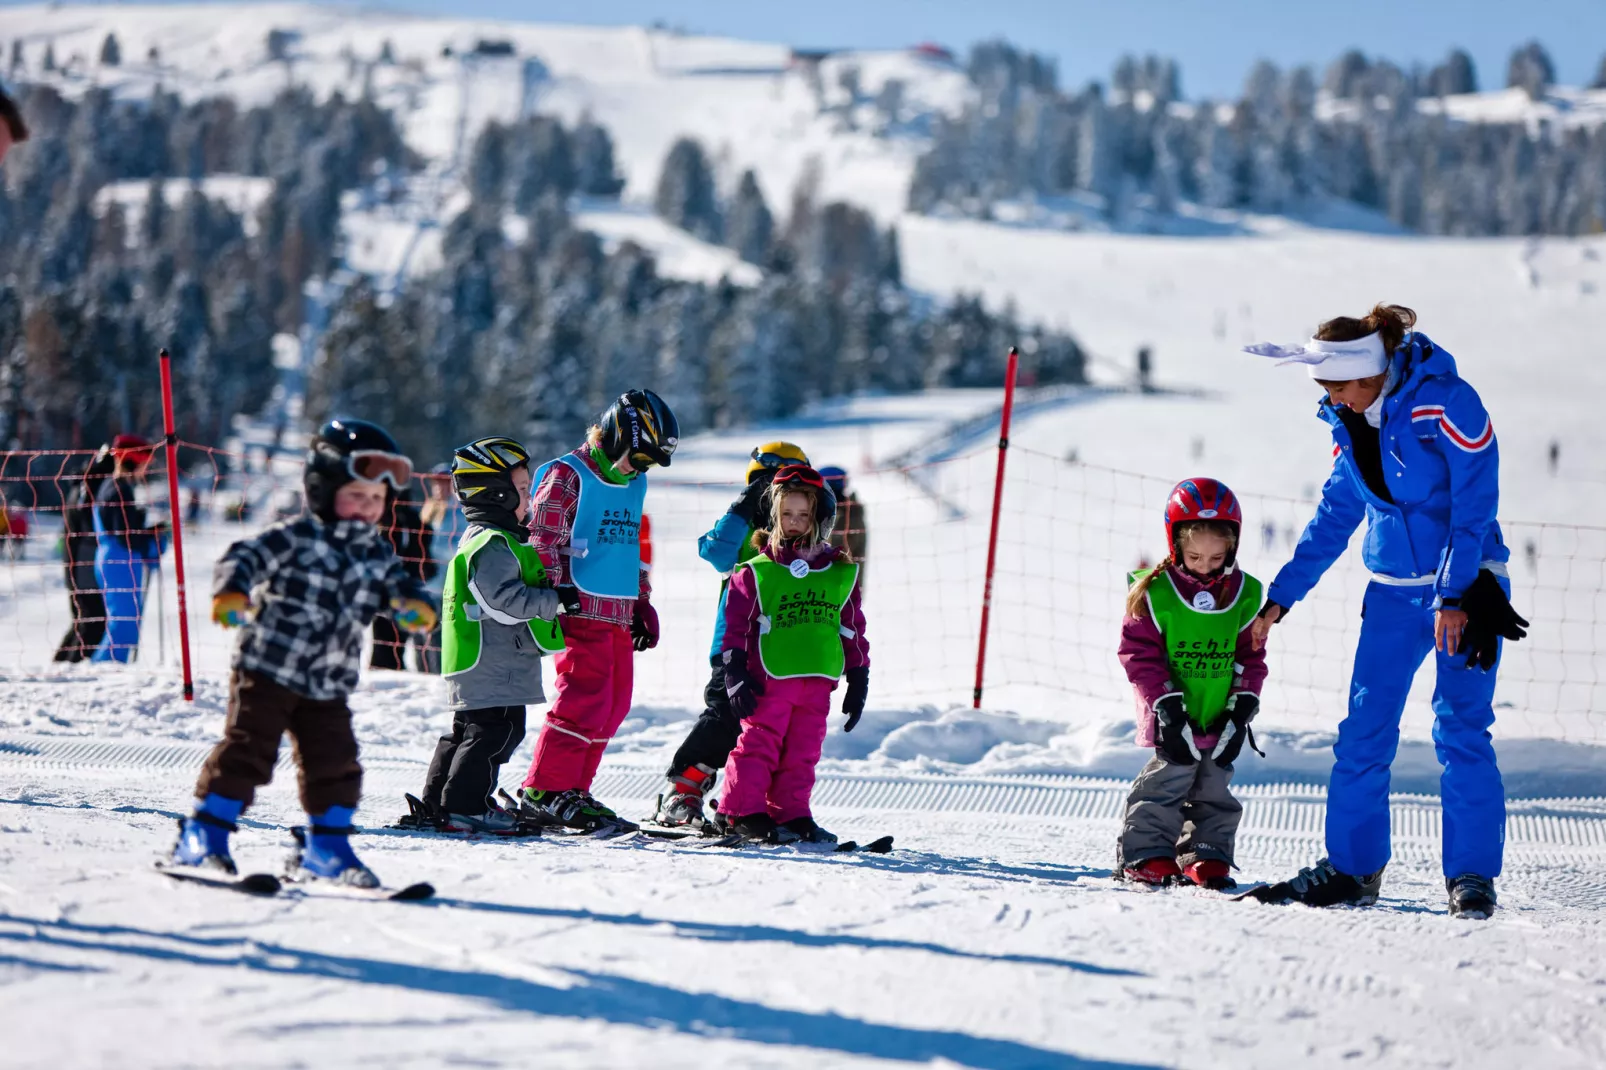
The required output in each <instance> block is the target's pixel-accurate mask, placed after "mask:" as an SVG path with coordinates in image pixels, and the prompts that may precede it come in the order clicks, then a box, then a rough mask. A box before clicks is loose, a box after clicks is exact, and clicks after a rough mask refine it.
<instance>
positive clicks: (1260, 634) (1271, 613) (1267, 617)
mask: <svg viewBox="0 0 1606 1070" xmlns="http://www.w3.org/2000/svg"><path fill="white" fill-rule="evenodd" d="M1282 619H1283V607H1282V606H1280V605H1278V604H1277V603H1276V602H1267V603H1266V608H1264V609H1262V610H1261V611H1260V615H1259V616H1257V617H1256V618H1255V619H1254V620H1253V621H1252V622H1251V623H1250V625H1249V642H1250V645H1252V646H1253V647H1254V648H1255V649H1256V650H1261V649H1263V648H1264V647H1265V645H1266V636H1268V635H1270V634H1271V626H1272V625H1273V624H1276V623H1277V622H1278V621H1280V620H1282Z"/></svg>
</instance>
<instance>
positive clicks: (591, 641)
mask: <svg viewBox="0 0 1606 1070" xmlns="http://www.w3.org/2000/svg"><path fill="white" fill-rule="evenodd" d="M563 644H564V645H563V652H562V653H561V654H558V655H557V656H556V657H554V658H553V659H552V663H553V665H554V667H555V668H556V669H557V670H558V681H557V696H556V697H555V698H554V699H553V700H552V707H551V709H549V710H548V711H547V715H546V724H545V725H543V726H542V728H541V734H540V736H539V737H537V739H536V741H535V758H534V759H533V760H532V761H531V762H530V771H529V773H528V774H526V775H525V777H524V786H525V787H527V788H534V789H536V790H537V791H568V790H570V789H571V788H580V789H582V790H589V789H590V787H591V782H592V781H593V780H594V779H596V776H597V766H598V765H601V764H602V753H603V751H605V750H607V749H608V743H609V742H610V741H611V740H612V739H613V734H614V733H615V732H617V731H619V725H620V724H622V723H623V722H624V719H625V715H626V714H627V713H629V712H630V692H631V688H632V686H633V683H634V677H633V668H634V666H633V664H632V662H631V658H632V657H634V655H635V652H634V650H632V648H631V645H630V629H629V628H628V627H626V626H625V625H623V624H609V623H608V622H606V621H600V620H588V619H586V618H585V617H565V618H564V621H563Z"/></svg>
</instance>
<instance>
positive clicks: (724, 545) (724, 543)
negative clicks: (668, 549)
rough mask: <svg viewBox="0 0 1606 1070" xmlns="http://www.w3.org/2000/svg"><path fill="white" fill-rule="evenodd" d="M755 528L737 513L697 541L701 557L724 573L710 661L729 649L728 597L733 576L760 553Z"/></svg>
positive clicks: (727, 514)
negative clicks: (757, 547) (726, 633)
mask: <svg viewBox="0 0 1606 1070" xmlns="http://www.w3.org/2000/svg"><path fill="white" fill-rule="evenodd" d="M752 538H753V526H752V525H751V524H749V523H748V522H747V521H746V520H743V519H742V518H741V517H739V516H737V515H736V514H735V513H729V512H727V513H726V514H725V515H724V516H722V517H720V518H719V519H718V520H716V521H715V522H714V526H713V527H712V528H710V529H709V530H708V531H707V532H705V533H704V534H703V536H702V537H701V538H699V539H698V540H697V556H698V557H701V558H702V559H703V560H704V561H707V562H708V563H709V564H710V565H713V566H714V568H716V569H717V570H719V571H720V572H722V573H724V576H725V582H724V583H722V584H721V585H720V588H719V611H718V612H717V613H716V614H715V615H714V646H713V649H712V650H711V651H710V652H709V657H710V658H717V657H719V656H720V653H721V651H723V650H724V647H725V597H726V595H727V594H729V593H730V574H731V573H732V572H733V571H734V570H735V569H736V566H737V565H739V564H741V563H742V562H743V561H744V560H746V559H747V558H748V557H751V556H753V555H754V554H756V553H757V552H758V551H756V550H754V549H753V548H752V542H751V540H752Z"/></svg>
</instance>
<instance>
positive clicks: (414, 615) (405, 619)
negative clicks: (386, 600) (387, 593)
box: [390, 598, 440, 633]
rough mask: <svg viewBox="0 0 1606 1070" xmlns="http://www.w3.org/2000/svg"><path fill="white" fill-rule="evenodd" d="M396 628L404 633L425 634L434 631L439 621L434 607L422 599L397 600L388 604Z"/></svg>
mask: <svg viewBox="0 0 1606 1070" xmlns="http://www.w3.org/2000/svg"><path fill="white" fill-rule="evenodd" d="M390 608H391V614H392V616H393V618H394V619H395V621H396V627H398V628H400V629H401V630H402V631H404V632H419V633H427V632H431V631H434V630H435V622H436V621H437V620H439V619H440V616H439V614H437V613H436V612H435V607H434V606H432V605H430V604H429V603H428V602H426V601H424V600H423V599H422V598H398V599H396V600H395V601H394V602H392V603H391V604H390Z"/></svg>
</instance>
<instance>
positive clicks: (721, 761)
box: [653, 442, 809, 828]
mask: <svg viewBox="0 0 1606 1070" xmlns="http://www.w3.org/2000/svg"><path fill="white" fill-rule="evenodd" d="M808 463H809V459H808V457H807V455H805V454H804V452H803V450H802V449H801V448H800V447H798V446H796V445H794V444H793V443H791V442H766V443H764V444H763V445H761V446H755V447H753V452H752V454H751V455H750V456H749V458H748V462H747V482H746V484H745V485H744V486H743V487H742V492H741V493H740V494H738V495H737V496H736V500H735V501H733V502H731V504H730V508H728V509H726V510H725V512H724V514H723V515H721V516H720V518H719V519H718V520H717V521H715V523H714V526H713V527H712V528H710V529H709V530H708V531H706V532H704V533H703V535H702V537H701V538H699V539H698V540H697V556H699V557H701V558H702V559H703V560H704V561H707V562H708V563H709V564H710V565H712V566H714V568H715V569H717V570H718V571H719V572H720V573H721V574H722V575H724V577H725V579H724V582H723V583H721V584H720V588H719V606H718V608H717V609H716V610H715V613H714V643H713V650H712V652H711V653H710V662H711V665H712V668H711V670H710V672H709V674H708V686H707V687H705V688H704V689H703V707H704V708H703V712H702V714H701V715H700V716H699V717H698V718H697V721H696V723H695V724H693V725H692V728H691V731H690V732H688V733H686V738H685V739H684V740H683V741H682V742H681V744H680V746H679V747H678V748H677V749H676V750H675V755H674V757H673V758H672V759H671V760H670V762H669V784H668V785H667V787H666V788H665V790H664V792H663V794H661V795H659V796H658V811H657V813H655V814H654V815H653V820H654V821H655V822H657V823H658V824H660V825H668V826H671V827H678V826H689V827H694V828H696V827H701V826H702V825H703V824H704V823H705V821H706V815H705V814H704V813H703V799H704V798H706V797H707V795H708V793H709V792H710V791H711V790H713V788H714V785H715V784H716V783H717V782H718V780H719V771H720V770H721V769H723V768H725V761H726V759H728V758H729V757H730V754H731V751H732V750H733V749H735V747H736V740H737V737H739V736H740V735H741V734H742V721H741V718H739V717H737V716H736V714H735V712H734V711H733V710H732V709H731V703H730V696H729V695H727V694H726V693H725V659H724V648H725V599H726V596H727V595H728V594H729V593H730V575H731V573H732V572H734V571H735V570H736V568H737V566H738V565H741V564H744V563H746V562H747V561H750V560H752V559H753V558H754V557H757V556H758V555H759V553H760V552H761V551H760V550H759V549H758V547H756V546H754V545H753V533H754V531H755V530H757V528H758V527H759V526H760V525H762V524H764V523H766V522H767V520H765V519H761V518H767V517H768V516H769V513H770V502H769V490H770V481H771V480H772V479H774V478H775V473H776V472H777V471H778V470H779V469H780V468H781V467H782V466H783V465H788V464H804V465H806V464H808Z"/></svg>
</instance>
